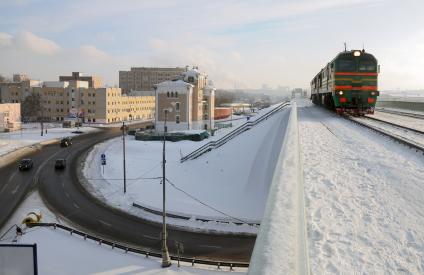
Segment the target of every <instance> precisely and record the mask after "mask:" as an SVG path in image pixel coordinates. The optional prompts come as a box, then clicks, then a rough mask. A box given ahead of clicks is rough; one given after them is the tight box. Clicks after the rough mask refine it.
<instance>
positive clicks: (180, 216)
mask: <svg viewBox="0 0 424 275" xmlns="http://www.w3.org/2000/svg"><path fill="white" fill-rule="evenodd" d="M132 206H134V207H136V208H139V209H142V210H144V211H146V212H149V213H152V214H155V215H158V216H162V214H163V213H162V210H155V209H151V208H148V207H146V206H143V205H140V204H138V203H135V202H133V204H132ZM166 216H167V217H169V218H174V219H180V220H186V221H188V220H190V219H192V216H189V215H184V214H174V213H169V211H167V213H166ZM194 220H196V221H202V222H216V223H225V224H230V223H233V224H235V225H242V224H247V225H250V226H256V227H258V226H260V225H261V223H260V221H256V222H255V221H246V222H245V223H243V222H240V221H236V220H223V219H221V220H220V219H212V218H208V217H201V216H200V217H199V216H195V217H194Z"/></svg>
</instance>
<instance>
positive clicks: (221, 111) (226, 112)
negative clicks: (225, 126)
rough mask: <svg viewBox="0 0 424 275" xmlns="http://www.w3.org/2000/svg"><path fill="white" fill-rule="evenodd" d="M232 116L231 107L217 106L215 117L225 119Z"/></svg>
mask: <svg viewBox="0 0 424 275" xmlns="http://www.w3.org/2000/svg"><path fill="white" fill-rule="evenodd" d="M229 116H231V108H227V107H216V108H215V116H214V119H224V118H227V117H229Z"/></svg>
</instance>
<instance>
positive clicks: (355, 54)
mask: <svg viewBox="0 0 424 275" xmlns="http://www.w3.org/2000/svg"><path fill="white" fill-rule="evenodd" d="M353 55H354V56H361V52H360V51H354V52H353Z"/></svg>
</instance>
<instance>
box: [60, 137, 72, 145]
mask: <svg viewBox="0 0 424 275" xmlns="http://www.w3.org/2000/svg"><path fill="white" fill-rule="evenodd" d="M71 145H72V138H70V137H64V138H62V139H61V140H60V146H62V147H68V146H71Z"/></svg>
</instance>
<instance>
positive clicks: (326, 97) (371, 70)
mask: <svg viewBox="0 0 424 275" xmlns="http://www.w3.org/2000/svg"><path fill="white" fill-rule="evenodd" d="M379 70H380V68H379V65H378V63H377V59H376V58H375V57H374V56H373V55H372V54H369V53H366V52H365V50H352V51H344V52H341V53H339V54H338V55H337V56H336V57H335V58H334V59H333V60H331V61H330V62H329V63H328V64H327V65H326V66H325V67H324V68H323V69H321V70H320V71H319V73H318V74H317V75H316V76H315V77H314V79H312V81H311V100H312V102H313V103H315V104H318V105H323V106H325V107H327V108H329V109H332V110H335V111H336V112H337V113H338V114H345V113H348V114H356V115H364V114H373V113H374V108H375V104H376V102H377V96H379V94H380V93H379V91H378V89H377V77H378V73H379Z"/></svg>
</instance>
